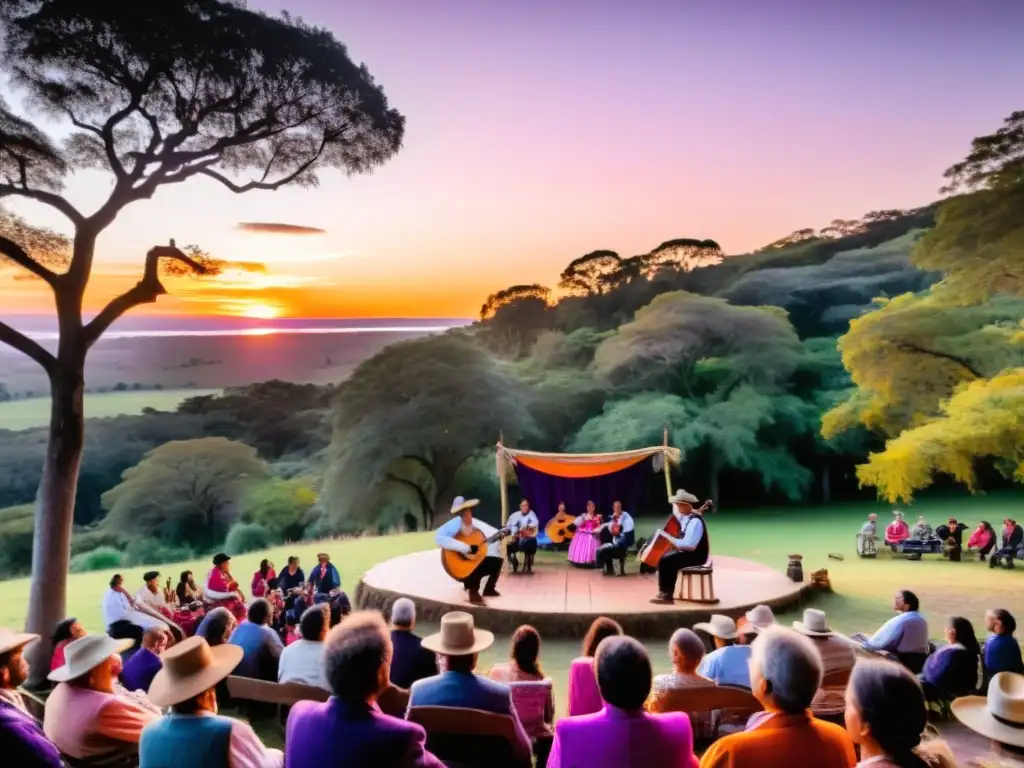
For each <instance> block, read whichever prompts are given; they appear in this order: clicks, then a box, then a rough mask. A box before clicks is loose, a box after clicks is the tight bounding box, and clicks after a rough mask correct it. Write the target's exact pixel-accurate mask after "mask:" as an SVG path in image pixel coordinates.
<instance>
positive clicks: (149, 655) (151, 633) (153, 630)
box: [121, 627, 170, 693]
mask: <svg viewBox="0 0 1024 768" xmlns="http://www.w3.org/2000/svg"><path fill="white" fill-rule="evenodd" d="M169 639H170V637H169V635H168V631H167V630H166V629H161V628H160V627H150V628H149V629H147V630H146V634H144V635H143V636H142V647H141V648H139V650H138V651H136V652H135V653H133V654H132V656H131V658H130V659H128V661H126V662H125V663H124V669H122V670H121V684H122V685H123V686H124V687H125V688H126V689H127V690H129V691H145V692H147V693H148V692H149V685H150V683H152V682H153V678H154V677H156V673H157V672H159V671H160V668H161V667H162V666H163V662H161V661H160V654H161V653H163V652H164V651H165V650H166V649H167V644H168V640H169Z"/></svg>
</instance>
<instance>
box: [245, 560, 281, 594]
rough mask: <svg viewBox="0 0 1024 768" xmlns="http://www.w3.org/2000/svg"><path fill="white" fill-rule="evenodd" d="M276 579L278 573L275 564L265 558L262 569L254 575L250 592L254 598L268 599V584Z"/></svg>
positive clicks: (261, 561) (261, 564)
mask: <svg viewBox="0 0 1024 768" xmlns="http://www.w3.org/2000/svg"><path fill="white" fill-rule="evenodd" d="M275 578H277V573H276V572H275V571H274V564H273V563H272V562H270V561H269V560H267V559H266V558H263V559H262V560H260V569H259V570H258V571H256V573H254V574H253V575H252V584H250V585H249V592H250V593H251V594H252V596H253V597H266V596H267V583H268V582H269V581H270V580H271V579H275Z"/></svg>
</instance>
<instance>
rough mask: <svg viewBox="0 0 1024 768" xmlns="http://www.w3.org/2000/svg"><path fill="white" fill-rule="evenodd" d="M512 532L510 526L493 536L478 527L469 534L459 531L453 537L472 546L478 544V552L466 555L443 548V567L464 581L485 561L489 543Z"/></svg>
mask: <svg viewBox="0 0 1024 768" xmlns="http://www.w3.org/2000/svg"><path fill="white" fill-rule="evenodd" d="M510 533H511V530H509V529H508V528H502V529H501V530H500V531H497V532H495V533H494V534H493V535H491V536H484V534H483V531H480V530H478V529H476V528H474V529H473V530H472V531H470V532H469V533H468V534H466V533H463V532H462V531H459V532H458V533H457V534H455V536H453V537H452V538H454V539H455V540H456V541H461V542H462V543H463V544H469V545H470V546H473V545H474V544H476V547H477V549H476V554H475V555H470V554H465V555H464V554H462V553H461V552H456V551H455V550H453V549H442V550H441V567H442V568H444V572H445V573H447V574H448V575H449V576H451V577H452V578H453V579H455V580H456V581H464V580H465V579H467V578H468V577H469V575H470V574H471V573H473V571H475V570H476V567H477V566H478V565H480V563H481V562H483V559H484V558H485V557H487V545H488V544H493V543H494V542H496V541H498V540H500V539H502V538H504V537H505V536H508V535H509V534H510Z"/></svg>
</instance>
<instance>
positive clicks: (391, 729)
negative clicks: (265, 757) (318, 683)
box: [285, 611, 443, 768]
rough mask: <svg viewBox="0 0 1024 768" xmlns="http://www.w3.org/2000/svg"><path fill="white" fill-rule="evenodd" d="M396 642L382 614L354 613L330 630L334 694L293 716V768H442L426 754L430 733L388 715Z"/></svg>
mask: <svg viewBox="0 0 1024 768" xmlns="http://www.w3.org/2000/svg"><path fill="white" fill-rule="evenodd" d="M390 657H391V641H390V638H389V637H388V628H387V626H385V624H384V620H383V619H382V618H381V616H380V614H378V613H374V612H371V611H366V612H360V613H354V614H352V615H351V616H349V617H348V618H346V619H345V621H343V622H342V623H341V624H339V625H338V626H336V627H335V628H334V629H332V630H331V632H330V634H329V635H328V636H327V640H326V644H325V646H324V673H325V675H326V676H327V681H328V684H329V685H330V687H331V691H332V692H333V694H334V695H333V696H331V698H330V699H329V700H328V701H327V702H325V703H318V702H312V701H300V702H299V703H298V704H296V705H295V706H294V707H292V710H291V712H290V713H289V715H288V729H287V733H286V735H285V749H286V750H287V753H286V755H285V758H286V762H287V765H288V768H325V766H331V765H344V766H350V767H351V768H378V767H379V768H383V766H391V765H395V766H398V765H400V766H405V767H406V768H443V764H442V763H441V761H440V760H438V759H437V758H436V757H434V756H433V755H432V754H430V753H429V752H427V751H426V749H425V747H424V744H425V743H426V733H425V732H424V730H423V728H422V727H421V726H419V725H416V724H415V723H409V722H406V721H405V720H400V719H399V718H397V717H391V716H390V715H385V714H383V713H382V712H381V711H380V708H379V707H378V706H377V697H378V696H380V695H381V694H382V693H383V692H384V691H385V690H387V688H388V665H389V662H390Z"/></svg>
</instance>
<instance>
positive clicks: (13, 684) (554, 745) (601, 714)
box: [0, 590, 1024, 768]
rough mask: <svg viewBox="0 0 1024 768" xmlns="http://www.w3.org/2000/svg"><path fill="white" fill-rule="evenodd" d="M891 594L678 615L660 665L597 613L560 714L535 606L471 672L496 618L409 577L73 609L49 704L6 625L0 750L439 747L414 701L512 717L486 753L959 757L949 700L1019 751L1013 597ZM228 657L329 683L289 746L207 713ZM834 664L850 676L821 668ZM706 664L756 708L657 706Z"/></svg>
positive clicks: (213, 756) (702, 675)
mask: <svg viewBox="0 0 1024 768" xmlns="http://www.w3.org/2000/svg"><path fill="white" fill-rule="evenodd" d="M893 607H894V609H895V611H896V616H895V617H894V618H893V619H891V620H890V621H888V622H886V624H884V625H883V626H882V627H881V628H879V630H878V631H876V632H875V633H873V634H872V635H871V636H867V635H859V636H858V635H854V636H851V637H850V638H847V637H844V636H842V635H840V634H838V633H836V632H834V631H833V630H831V629H830V628H829V626H828V621H827V617H826V615H825V614H824V613H823V612H822V611H820V610H816V609H808V610H807V611H805V613H804V615H803V618H802V620H801V621H796V622H793V626H792V628H788V627H782V626H780V625H779V624H778V623H777V621H776V618H775V616H774V615H773V613H772V611H771V610H770V608H768V607H767V606H757V607H756V608H754V609H752V610H751V611H749V612H748V613H747V614H746V615H745V616H743V617H741V619H740V620H739V622H737V621H735V620H733V619H731V618H729V617H727V616H722V615H715V616H712V617H711V619H710V620H709V621H708V622H705V623H701V624H697V625H696V626H695V627H694V628H693V629H692V630H691V629H679V630H678V631H676V632H675V633H674V634H673V635H672V637H671V639H670V641H669V644H668V655H669V659H670V660H671V664H672V672H670V673H668V674H665V675H658V676H654V675H653V672H652V664H651V659H650V658H649V655H648V652H647V650H646V649H645V648H644V646H643V645H641V644H640V643H639V642H638V641H637V640H635V639H633V638H631V637H628V636H626V635H625V633H624V632H623V630H622V628H621V626H619V625H618V624H617V623H616V622H615V621H613V620H611V619H607V618H599V619H597V620H596V621H595V622H594V623H593V625H592V626H591V627H590V629H589V631H588V632H587V634H586V636H585V637H584V639H583V644H582V649H581V655H580V656H579V658H577V659H574V660H573V661H572V663H571V664H570V668H569V673H568V679H567V681H566V682H567V686H568V716H567V717H564V718H561V719H559V720H557V722H556V720H555V706H554V698H553V693H552V686H551V681H550V680H549V678H548V677H547V676H546V675H545V673H544V670H543V668H542V656H543V654H542V642H541V637H540V634H539V633H538V632H537V631H536V630H535V629H534V628H533V627H530V626H522V627H520V628H519V629H518V630H517V631H516V632H515V633H514V635H513V637H512V641H511V647H510V650H509V655H508V660H507V661H505V662H502V663H499V664H495V665H494V666H492V667H491V668H490V669H489V670H488V671H487V673H486V674H480V673H478V669H477V664H478V659H479V654H480V653H481V652H482V651H484V650H486V649H487V648H488V647H489V646H491V645H492V644H493V642H494V636H493V634H492V633H490V632H488V631H486V630H483V629H480V628H478V627H476V626H475V624H474V620H473V617H472V616H471V615H470V614H468V613H463V612H458V611H456V612H451V613H448V614H446V615H445V616H443V617H442V620H441V626H440V631H439V632H437V633H434V634H432V635H429V636H427V637H422V638H421V637H419V636H418V635H417V634H416V633H415V623H416V611H415V606H414V604H413V603H412V602H411V601H410V600H408V599H400V600H398V601H396V602H395V604H394V605H393V607H392V611H391V627H390V628H389V627H388V626H387V625H386V624H385V622H384V619H383V617H382V616H381V615H380V614H379V613H375V612H358V613H354V614H350V615H347V616H344V617H339V620H338V621H337V622H332V611H331V606H330V605H329V603H326V602H325V603H319V604H314V605H311V606H309V607H307V608H306V609H305V610H304V612H303V614H302V616H301V617H300V619H299V621H298V631H299V635H300V639H298V640H297V641H295V642H294V643H292V644H290V645H288V646H285V644H284V642H283V641H282V639H281V637H280V635H279V634H278V632H276V631H275V630H274V629H273V628H272V627H271V626H270V624H269V616H270V615H271V613H272V611H273V608H272V606H271V605H270V603H269V602H268V601H267V599H266V597H261V598H257V599H256V600H255V601H253V602H252V603H251V604H250V606H249V608H248V612H247V617H246V619H245V620H244V621H242V622H240V623H239V622H237V621H236V619H235V616H234V615H233V614H232V613H231V611H230V610H229V609H228V608H227V607H226V606H219V607H217V608H215V609H214V610H211V611H210V612H209V613H207V614H206V615H205V617H204V619H203V623H202V625H201V626H200V627H199V630H198V632H197V634H196V636H194V637H190V638H186V639H184V640H179V641H177V642H174V643H173V645H169V643H171V641H172V640H173V637H172V634H171V633H170V632H169V631H168V630H167V629H166V628H164V627H160V626H156V625H153V626H151V627H149V628H147V629H146V630H145V632H144V634H143V638H142V641H141V644H140V645H139V647H138V648H134V647H133V646H134V641H133V640H132V639H130V638H115V637H111V636H110V635H107V634H88V633H85V632H84V630H82V628H81V625H80V624H79V623H78V622H77V621H76V620H75V619H73V618H72V619H68V620H66V621H63V622H61V624H60V625H59V626H58V627H57V628H56V631H55V634H54V639H55V640H56V643H55V646H54V658H53V665H52V666H53V668H52V671H51V672H50V675H49V678H50V680H51V681H52V683H53V684H54V687H53V689H52V691H51V692H50V694H49V696H48V698H47V699H46V701H45V708H44V710H43V716H42V719H41V721H40V720H36V719H35V717H34V716H33V715H32V710H31V709H30V707H29V706H28V700H27V699H26V698H24V695H23V693H22V692H21V691H20V690H19V686H20V685H21V683H23V682H24V681H25V680H26V679H27V675H28V668H27V664H26V662H25V660H24V657H23V651H24V649H25V647H26V646H27V645H28V644H30V643H32V642H34V641H35V640H36V639H37V638H36V637H35V636H34V635H29V634H23V633H16V632H13V631H11V630H7V629H0V756H2V757H0V760H2V761H4V764H5V765H6V764H10V765H17V766H19V768H21V767H23V768H37V767H45V768H55V767H56V766H64V765H72V766H99V765H102V766H109V767H115V766H126V767H127V766H141V768H164V767H165V766H172V765H189V766H230V767H231V768H238V767H239V766H243V767H245V768H250V767H255V766H268V767H270V768H276V767H277V766H282V765H285V764H287V765H288V766H289V768H322V766H323V765H345V766H375V767H376V766H392V765H394V766H422V767H427V766H431V767H433V766H441V765H443V764H444V763H442V762H441V759H440V758H439V757H438V756H436V755H435V754H432V752H431V751H429V749H428V738H427V730H425V729H424V727H423V726H422V725H420V724H419V723H418V722H417V721H418V717H417V714H416V713H418V712H421V711H427V710H424V708H427V709H429V708H431V707H454V708H462V709H469V710H475V711H478V712H479V711H483V712H487V713H492V714H493V715H496V716H499V717H502V718H505V720H506V721H507V722H508V723H509V724H510V725H509V731H508V734H507V738H506V739H505V740H502V741H501V746H500V749H499V750H498V751H496V752H494V753H493V754H491V755H489V756H488V755H484V754H480V755H478V758H479V759H480V761H481V763H480V764H488V765H500V764H503V762H502V761H503V760H504V761H505V762H506V763H507V762H508V761H509V760H510V761H511V763H510V764H517V765H529V764H530V761H531V760H536V764H537V765H539V766H544V765H547V766H550V768H563V767H566V768H567V767H568V766H593V767H594V768H613V767H616V768H617V767H618V766H628V765H644V766H651V768H654V767H656V766H666V767H668V768H698V766H699V768H724V767H726V766H731V767H734V768H744V767H745V766H751V767H753V766H758V767H759V768H760V767H764V766H767V767H768V768H771V767H772V766H780V767H782V766H785V768H790V766H793V765H814V766H821V767H822V768H831V767H832V766H835V767H836V768H840V767H842V768H849V767H851V766H854V765H862V766H866V765H877V766H890V767H892V766H896V767H898V768H910V767H911V766H913V768H920V767H921V766H931V768H951V767H952V766H956V765H957V763H956V761H955V759H954V757H953V756H952V754H951V753H950V752H949V750H948V748H946V746H945V745H944V744H943V743H942V742H941V741H935V740H929V739H928V738H926V737H925V735H924V734H925V731H926V726H927V724H928V722H929V719H930V718H931V719H934V718H935V717H956V718H958V719H959V720H960V721H961V722H963V723H964V724H965V725H966V726H968V727H969V728H971V729H973V730H975V731H976V732H978V733H980V734H982V735H983V736H985V737H987V738H989V739H991V740H992V742H993V746H994V749H995V750H997V751H999V752H1001V753H1002V754H1003V755H1006V756H1008V757H1009V758H1011V759H1021V758H1024V664H1022V661H1021V650H1020V646H1019V644H1018V642H1017V640H1016V638H1015V637H1014V632H1015V630H1016V622H1015V620H1014V617H1013V616H1012V615H1011V614H1010V613H1009V612H1008V611H1006V610H1003V609H995V610H991V611H989V612H988V614H987V615H986V620H985V628H986V630H987V632H988V633H989V636H988V638H987V640H986V641H985V643H984V644H983V645H982V644H981V643H979V642H978V639H977V635H976V633H975V631H974V628H973V627H972V625H971V623H970V622H969V621H967V620H966V619H964V618H962V617H953V618H951V619H950V620H949V621H948V623H947V625H946V629H945V640H946V643H945V644H944V645H941V646H940V647H938V648H937V649H933V648H932V647H931V646H932V644H931V642H930V641H929V635H928V625H927V620H926V619H925V617H924V616H923V615H922V614H921V611H920V605H919V603H918V600H917V597H916V596H915V595H914V594H913V593H911V592H909V591H906V590H903V591H900V592H899V593H897V595H896V597H895V599H894V606H893ZM332 624H333V626H332ZM702 635H703V637H702ZM58 638H59V639H58ZM705 638H707V641H706V640H705ZM858 646H859V647H860V649H861V650H862V651H863V652H864V653H867V654H870V656H871V658H868V659H865V658H864V657H863V656H864V653H857V652H856V649H857V647H858ZM271 660H273V662H276V663H275V664H271ZM271 669H273V676H271ZM837 672H839V673H844V674H841V675H839V676H838V677H837V676H836V674H835V673H837ZM229 675H236V676H248V677H262V678H267V679H277V680H280V681H292V682H299V683H302V684H304V685H308V686H317V687H320V688H323V689H324V690H325V691H326V693H327V694H329V697H326V698H327V700H326V701H324V702H320V701H313V700H310V701H301V702H299V703H298V704H296V705H295V706H293V707H292V708H291V711H290V713H289V715H288V718H287V725H286V739H285V749H284V751H283V753H282V752H281V751H279V750H275V749H271V748H268V747H266V746H265V745H264V744H263V743H262V742H261V740H260V738H259V737H258V735H257V734H256V732H255V731H254V730H253V729H252V728H251V727H250V726H249V725H248V724H246V723H244V722H242V721H240V720H236V719H232V718H228V717H224V716H222V715H220V714H218V713H219V711H220V710H221V708H222V707H223V706H224V704H225V703H226V700H227V699H229V693H228V691H227V689H226V686H225V680H226V678H227V677H228V676H229ZM830 679H831V680H833V681H835V680H839V679H842V680H843V682H842V683H839V684H835V683H833V684H832V685H831V686H830V685H829V683H828V681H829V680H830ZM396 686H397V687H399V688H401V689H405V690H406V691H407V696H406V697H405V699H404V702H403V704H402V706H401V708H400V709H398V710H397V711H396V710H395V709H394V708H393V707H392V708H391V711H390V712H387V713H386V712H385V711H384V709H385V708H384V706H383V697H384V696H385V694H386V692H387V691H389V690H390V689H393V688H395V687H396ZM716 686H731V687H735V688H740V689H743V690H746V691H749V693H750V695H751V696H752V699H751V701H756V707H752V708H751V709H756V710H757V711H756V712H754V713H753V714H752V715H751V714H750V712H745V713H742V716H740V717H737V714H738V713H736V712H731V711H728V710H719V711H714V710H711V711H694V712H679V711H672V707H671V706H669V702H670V700H671V698H672V696H671V693H672V692H673V691H677V690H681V689H682V690H689V691H700V690H709V689H713V688H715V687H716ZM524 691H529V692H531V693H530V696H529V697H528V698H524V697H523V695H522V694H523V692H524ZM983 692H984V693H985V694H986V695H979V694H981V693H983ZM537 693H539V694H540V695H539V696H535V695H533V694H537ZM405 702H407V703H405ZM935 704H940V705H941V706H939V707H935V706H934V705H935ZM840 722H842V723H843V725H840ZM722 734H725V735H722ZM466 736H467V738H468V737H469V734H467V735H466ZM432 746H433V742H431V747H432ZM701 746H706V750H705V751H704V752H703V756H702V757H698V756H697V755H698V752H699V748H700V747H701ZM439 751H440V750H439ZM7 760H12V761H13V762H10V763H8V762H6V761H7ZM858 760H859V761H860V762H858Z"/></svg>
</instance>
